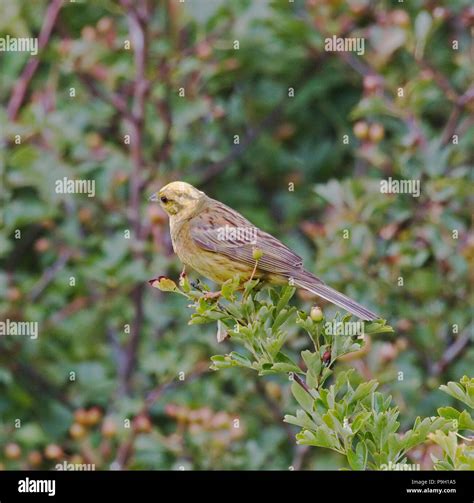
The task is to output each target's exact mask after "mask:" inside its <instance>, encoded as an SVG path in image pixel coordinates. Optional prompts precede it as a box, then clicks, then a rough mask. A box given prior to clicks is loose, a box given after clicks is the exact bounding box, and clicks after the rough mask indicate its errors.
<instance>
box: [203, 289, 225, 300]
mask: <svg viewBox="0 0 474 503" xmlns="http://www.w3.org/2000/svg"><path fill="white" fill-rule="evenodd" d="M221 295H222V292H221V291H220V290H219V291H218V292H206V293H205V294H204V296H203V297H204V299H205V300H213V299H218V298H219V297H220V296H221Z"/></svg>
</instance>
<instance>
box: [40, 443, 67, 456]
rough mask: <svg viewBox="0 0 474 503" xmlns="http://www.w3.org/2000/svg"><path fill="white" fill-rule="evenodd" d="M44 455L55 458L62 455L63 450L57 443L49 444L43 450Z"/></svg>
mask: <svg viewBox="0 0 474 503" xmlns="http://www.w3.org/2000/svg"><path fill="white" fill-rule="evenodd" d="M44 456H45V458H46V459H50V460H57V459H60V458H61V457H62V456H63V450H62V449H61V447H59V445H57V444H49V445H47V446H46V448H45V450H44Z"/></svg>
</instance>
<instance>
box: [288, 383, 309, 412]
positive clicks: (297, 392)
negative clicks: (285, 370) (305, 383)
mask: <svg viewBox="0 0 474 503" xmlns="http://www.w3.org/2000/svg"><path fill="white" fill-rule="evenodd" d="M291 393H292V394H293V396H294V397H295V399H296V401H297V402H298V403H299V404H300V406H301V407H302V408H303V410H305V411H306V412H309V413H311V412H312V411H313V405H314V398H313V397H312V396H310V394H309V393H308V392H307V391H306V390H304V389H303V388H302V387H301V386H300V385H299V384H298V383H297V382H295V381H293V382H292V383H291Z"/></svg>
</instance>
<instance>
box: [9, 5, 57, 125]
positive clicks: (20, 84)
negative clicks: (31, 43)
mask: <svg viewBox="0 0 474 503" xmlns="http://www.w3.org/2000/svg"><path fill="white" fill-rule="evenodd" d="M62 5H63V0H52V1H51V3H50V4H49V5H48V8H47V9H46V13H45V15H44V22H43V26H42V27H41V31H40V34H39V36H38V48H39V51H41V50H42V49H43V48H44V47H45V46H46V45H47V44H48V42H49V39H50V37H51V33H52V32H53V28H54V25H55V24H56V20H57V18H58V14H59V11H60V10H61V7H62ZM39 63H40V59H39V56H38V55H36V56H33V57H32V58H30V59H29V60H28V63H27V64H26V65H25V67H24V68H23V71H22V73H21V75H20V78H19V79H18V81H17V83H16V84H15V87H14V88H13V92H12V94H11V97H10V101H9V102H8V106H7V115H8V118H9V119H10V120H12V121H14V120H16V118H17V116H18V112H19V110H20V108H21V105H22V104H23V101H24V99H25V95H26V91H27V89H28V86H29V84H30V82H31V79H32V78H33V76H34V75H35V73H36V71H37V70H38V67H39Z"/></svg>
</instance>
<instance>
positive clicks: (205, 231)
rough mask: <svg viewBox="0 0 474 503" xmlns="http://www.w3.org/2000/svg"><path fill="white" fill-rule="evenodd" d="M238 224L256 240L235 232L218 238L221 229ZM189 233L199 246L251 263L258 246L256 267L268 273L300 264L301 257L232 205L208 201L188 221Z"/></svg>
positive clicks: (298, 266)
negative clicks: (248, 229) (232, 234)
mask: <svg viewBox="0 0 474 503" xmlns="http://www.w3.org/2000/svg"><path fill="white" fill-rule="evenodd" d="M226 225H227V226H229V227H241V228H254V229H256V240H255V242H250V241H249V240H246V239H242V238H241V237H240V236H238V235H236V236H235V237H231V239H225V240H223V239H222V228H223V227H225V226H226ZM190 234H191V238H192V239H193V241H194V242H195V243H196V244H197V245H198V246H200V247H201V248H203V249H205V250H208V251H212V252H215V253H222V254H223V255H226V256H228V257H230V258H234V259H235V260H238V261H240V262H243V263H246V264H248V265H249V266H250V267H253V266H254V265H255V259H254V258H253V251H254V249H255V248H259V249H260V250H262V252H263V256H262V258H261V259H260V260H259V262H258V268H259V269H260V270H262V271H266V272H271V273H283V274H285V273H289V272H291V271H292V270H294V269H295V268H296V269H299V268H301V267H302V263H303V261H302V259H301V257H299V256H298V255H297V254H296V253H294V252H293V251H291V250H290V249H289V248H288V247H287V246H285V245H284V244H283V243H281V242H280V241H278V239H276V238H274V237H273V236H272V235H270V234H267V233H266V232H263V231H262V230H260V229H258V228H257V227H255V226H254V225H253V224H252V223H251V222H249V221H248V220H247V219H246V218H244V217H243V216H242V215H240V214H239V213H237V212H236V211H234V210H233V209H232V208H229V207H228V206H226V205H224V204H222V203H219V202H218V201H214V200H212V204H211V205H209V206H208V208H206V210H204V211H202V212H201V213H200V214H199V215H197V216H195V217H194V218H193V219H192V220H191V221H190Z"/></svg>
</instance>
